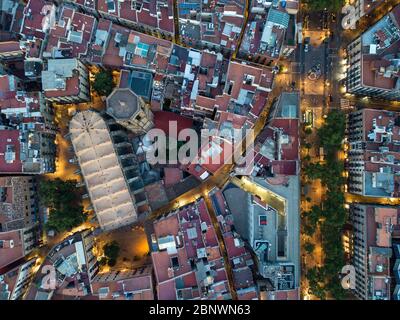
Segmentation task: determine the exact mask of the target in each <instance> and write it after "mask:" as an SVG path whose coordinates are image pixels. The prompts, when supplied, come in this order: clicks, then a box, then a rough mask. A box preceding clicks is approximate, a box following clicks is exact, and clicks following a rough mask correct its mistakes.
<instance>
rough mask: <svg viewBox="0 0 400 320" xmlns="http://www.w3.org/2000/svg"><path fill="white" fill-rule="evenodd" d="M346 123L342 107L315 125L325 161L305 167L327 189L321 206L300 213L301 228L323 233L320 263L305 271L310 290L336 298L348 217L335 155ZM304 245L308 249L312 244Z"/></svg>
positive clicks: (340, 292)
mask: <svg viewBox="0 0 400 320" xmlns="http://www.w3.org/2000/svg"><path fill="white" fill-rule="evenodd" d="M345 125H346V122H345V115H344V114H343V113H342V112H341V111H339V110H332V111H330V112H329V114H328V115H327V117H326V119H325V123H324V125H323V126H322V127H321V128H320V129H318V137H319V144H320V146H322V147H323V148H324V149H325V150H326V151H327V154H328V155H327V157H326V162H325V163H323V164H321V163H309V164H307V166H306V167H305V169H304V171H305V174H306V175H307V177H308V178H309V179H320V180H321V183H322V184H323V185H324V186H325V187H326V189H327V191H326V196H325V199H324V200H323V201H322V203H321V206H313V207H312V208H311V210H310V211H308V212H304V213H303V220H304V226H303V229H304V232H305V233H306V234H307V235H310V236H311V235H312V234H313V233H314V232H315V230H316V228H317V226H319V228H320V232H321V234H322V248H323V252H324V263H323V266H321V267H319V268H317V267H316V268H314V269H311V270H310V271H309V272H308V274H307V279H308V281H309V285H310V291H311V292H312V293H313V294H314V295H315V296H317V297H319V298H320V299H325V293H324V291H326V292H329V293H330V294H331V295H332V296H333V297H334V298H335V299H341V298H342V297H343V296H344V293H345V292H344V289H343V288H342V286H341V283H340V280H339V274H340V271H341V269H342V267H343V266H344V265H345V259H344V250H343V245H342V230H343V226H344V224H345V223H346V220H347V211H346V209H345V207H344V202H345V199H344V194H343V184H344V182H345V180H344V178H343V176H342V173H343V170H344V165H343V161H341V160H339V159H338V157H337V153H338V151H339V150H341V148H342V142H343V139H344V134H345ZM305 249H306V251H308V250H307V249H310V250H311V247H308V248H305Z"/></svg>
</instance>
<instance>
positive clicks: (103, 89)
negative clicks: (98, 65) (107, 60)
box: [93, 70, 114, 96]
mask: <svg viewBox="0 0 400 320" xmlns="http://www.w3.org/2000/svg"><path fill="white" fill-rule="evenodd" d="M113 88H114V82H113V77H112V74H111V72H110V71H104V70H102V71H100V72H98V73H96V75H95V78H94V82H93V89H94V90H95V91H96V92H97V93H98V94H99V95H100V96H108V95H109V94H110V93H111V92H112V90H113Z"/></svg>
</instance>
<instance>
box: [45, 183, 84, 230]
mask: <svg viewBox="0 0 400 320" xmlns="http://www.w3.org/2000/svg"><path fill="white" fill-rule="evenodd" d="M76 183H77V182H76V180H67V181H63V180H61V179H59V178H57V179H54V180H42V181H41V183H40V185H39V196H40V199H41V202H42V204H43V205H45V206H46V207H48V208H49V210H50V213H49V219H48V221H47V223H46V225H45V227H46V229H47V230H55V231H56V232H63V231H69V230H71V229H73V228H74V227H76V226H78V225H80V224H81V223H83V222H84V221H85V220H86V215H85V214H84V212H83V206H82V202H81V196H80V194H79V192H78V190H77V189H76Z"/></svg>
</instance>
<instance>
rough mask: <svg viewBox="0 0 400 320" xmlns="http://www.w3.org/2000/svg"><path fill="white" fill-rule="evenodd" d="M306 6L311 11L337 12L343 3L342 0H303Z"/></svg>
mask: <svg viewBox="0 0 400 320" xmlns="http://www.w3.org/2000/svg"><path fill="white" fill-rule="evenodd" d="M305 3H306V4H307V7H308V8H309V9H310V10H312V11H322V10H325V9H326V10H328V11H331V12H338V11H339V10H340V9H341V8H342V7H343V5H344V1H343V0H305Z"/></svg>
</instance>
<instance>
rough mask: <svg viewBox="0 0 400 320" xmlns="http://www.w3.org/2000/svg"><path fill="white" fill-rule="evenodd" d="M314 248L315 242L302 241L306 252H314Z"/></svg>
mask: <svg viewBox="0 0 400 320" xmlns="http://www.w3.org/2000/svg"><path fill="white" fill-rule="evenodd" d="M314 249H315V244H313V243H311V242H309V241H307V242H306V243H304V250H306V252H307V253H308V254H312V253H313V252H314Z"/></svg>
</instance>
